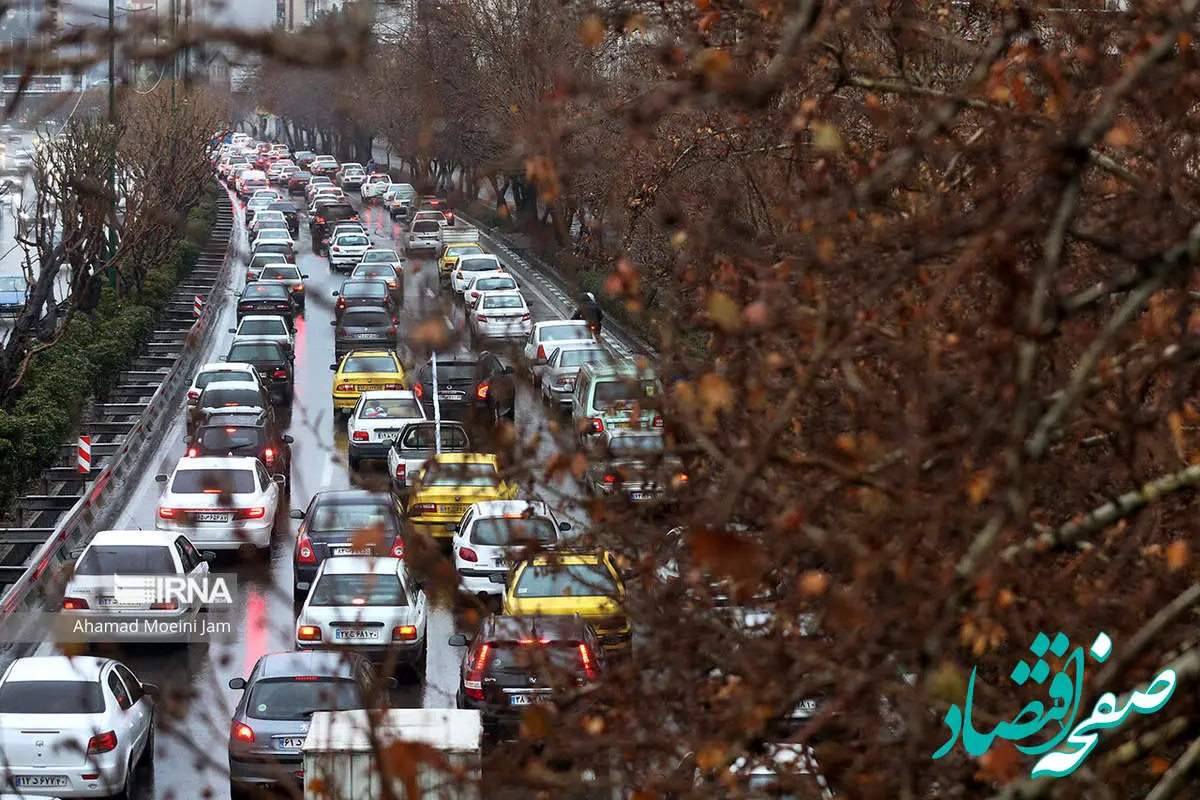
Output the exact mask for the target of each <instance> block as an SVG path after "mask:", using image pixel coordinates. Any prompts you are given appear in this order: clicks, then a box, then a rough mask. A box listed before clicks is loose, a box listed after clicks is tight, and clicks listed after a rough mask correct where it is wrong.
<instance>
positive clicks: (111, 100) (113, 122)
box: [104, 0, 117, 289]
mask: <svg viewBox="0 0 1200 800" xmlns="http://www.w3.org/2000/svg"><path fill="white" fill-rule="evenodd" d="M116 18H117V3H116V0H108V127H109V135H110V136H111V137H112V141H111V143H110V150H109V154H108V191H109V203H110V204H111V205H110V207H109V223H108V241H107V244H106V246H105V248H104V259H105V261H106V262H107V263H108V282H109V283H110V284H111V285H112V287H113V288H114V289H116V288H117V265H116V264H114V263H113V258H114V257H115V256H116V254H117V227H116V222H117V26H116Z"/></svg>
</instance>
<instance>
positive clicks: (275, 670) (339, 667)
mask: <svg viewBox="0 0 1200 800" xmlns="http://www.w3.org/2000/svg"><path fill="white" fill-rule="evenodd" d="M346 655H353V656H354V659H353V660H352V659H348V658H346ZM357 658H358V654H344V653H332V652H329V651H321V650H305V651H301V652H295V651H292V652H285V653H267V654H266V655H265V656H262V657H261V658H259V659H258V663H257V664H256V665H255V668H256V669H257V670H258V677H259V678H293V677H297V676H305V675H316V676H320V677H323V678H326V677H327V678H353V677H354V669H355V667H356V666H357V664H356V663H355V661H356V660H357Z"/></svg>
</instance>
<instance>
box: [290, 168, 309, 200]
mask: <svg viewBox="0 0 1200 800" xmlns="http://www.w3.org/2000/svg"><path fill="white" fill-rule="evenodd" d="M311 178H312V173H311V172H305V171H304V170H300V171H299V172H293V173H292V174H291V175H289V176H288V179H287V191H288V194H304V188H305V187H306V186H308V182H309V180H310V179H311Z"/></svg>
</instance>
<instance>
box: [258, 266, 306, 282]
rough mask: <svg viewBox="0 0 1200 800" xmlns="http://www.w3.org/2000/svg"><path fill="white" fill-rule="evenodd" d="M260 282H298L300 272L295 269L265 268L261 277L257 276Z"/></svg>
mask: <svg viewBox="0 0 1200 800" xmlns="http://www.w3.org/2000/svg"><path fill="white" fill-rule="evenodd" d="M259 277H260V278H261V279H262V280H267V281H269V280H285V281H298V280H300V270H299V269H297V268H296V267H282V266H280V267H265V268H264V269H263V271H262V275H260V276H259Z"/></svg>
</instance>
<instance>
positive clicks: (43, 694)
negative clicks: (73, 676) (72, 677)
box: [0, 681, 104, 714]
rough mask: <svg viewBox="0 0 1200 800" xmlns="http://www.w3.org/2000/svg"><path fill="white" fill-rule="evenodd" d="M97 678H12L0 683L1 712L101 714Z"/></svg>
mask: <svg viewBox="0 0 1200 800" xmlns="http://www.w3.org/2000/svg"><path fill="white" fill-rule="evenodd" d="M102 711H104V695H103V694H101V692H100V684H99V682H97V681H8V682H6V683H5V684H4V685H3V686H0V714H99V713H100V712H102Z"/></svg>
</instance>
